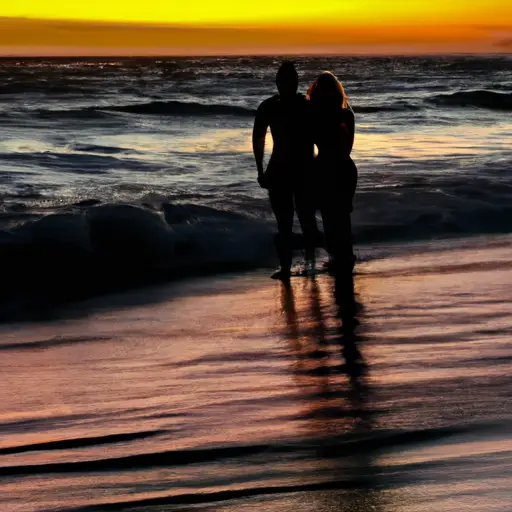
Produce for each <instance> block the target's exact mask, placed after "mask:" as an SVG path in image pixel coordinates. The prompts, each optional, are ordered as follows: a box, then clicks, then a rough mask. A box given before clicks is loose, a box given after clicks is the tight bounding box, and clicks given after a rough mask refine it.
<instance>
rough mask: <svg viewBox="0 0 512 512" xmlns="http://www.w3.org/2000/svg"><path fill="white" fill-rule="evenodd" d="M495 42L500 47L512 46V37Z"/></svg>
mask: <svg viewBox="0 0 512 512" xmlns="http://www.w3.org/2000/svg"><path fill="white" fill-rule="evenodd" d="M494 44H495V46H498V47H500V48H512V37H511V38H510V39H501V40H500V41H496V43H494Z"/></svg>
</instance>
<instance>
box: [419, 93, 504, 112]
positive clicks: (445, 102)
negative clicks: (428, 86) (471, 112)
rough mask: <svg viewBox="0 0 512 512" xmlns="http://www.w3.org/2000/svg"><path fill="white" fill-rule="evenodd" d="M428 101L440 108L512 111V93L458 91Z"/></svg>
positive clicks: (439, 95)
mask: <svg viewBox="0 0 512 512" xmlns="http://www.w3.org/2000/svg"><path fill="white" fill-rule="evenodd" d="M427 101H429V102H430V103H433V104H435V105H439V106H449V107H478V108H485V109H489V110H504V111H507V112H508V111H512V93H506V92H494V91H486V90H480V91H458V92H454V93H452V94H438V95H437V96H434V97H433V98H431V99H429V100H427Z"/></svg>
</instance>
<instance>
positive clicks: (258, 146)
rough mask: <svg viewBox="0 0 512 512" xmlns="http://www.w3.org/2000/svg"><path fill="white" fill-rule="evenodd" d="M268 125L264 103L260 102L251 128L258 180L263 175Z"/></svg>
mask: <svg viewBox="0 0 512 512" xmlns="http://www.w3.org/2000/svg"><path fill="white" fill-rule="evenodd" d="M268 125H269V123H268V119H267V116H266V114H265V108H264V104H263V103H262V104H261V105H260V106H259V108H258V110H257V112H256V117H255V119H254V126H253V130H252V150H253V153H254V158H255V160H256V168H257V169H258V181H259V180H260V179H261V178H262V177H263V155H264V152H265V137H266V135H267V128H268ZM260 184H261V183H260Z"/></svg>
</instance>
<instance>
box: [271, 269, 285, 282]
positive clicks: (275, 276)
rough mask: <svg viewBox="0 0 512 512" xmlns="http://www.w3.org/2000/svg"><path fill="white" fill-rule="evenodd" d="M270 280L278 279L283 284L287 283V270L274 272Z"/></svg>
mask: <svg viewBox="0 0 512 512" xmlns="http://www.w3.org/2000/svg"><path fill="white" fill-rule="evenodd" d="M270 278H271V279H279V280H280V281H283V282H288V281H289V280H290V271H289V270H278V271H277V272H274V273H273V274H272V275H271V276H270Z"/></svg>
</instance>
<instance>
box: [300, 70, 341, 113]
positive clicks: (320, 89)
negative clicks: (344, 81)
mask: <svg viewBox="0 0 512 512" xmlns="http://www.w3.org/2000/svg"><path fill="white" fill-rule="evenodd" d="M307 95H308V98H309V99H310V100H311V101H314V102H315V103H317V104H320V105H325V106H329V107H337V106H339V107H341V108H346V107H347V103H348V102H347V95H346V93H345V89H343V85H341V82H340V81H339V80H338V79H337V78H336V77H335V76H334V75H333V74H332V73H331V72H329V71H324V72H323V73H322V74H320V75H319V77H318V78H317V79H316V80H315V81H314V82H313V83H312V84H311V86H310V87H309V89H308V94H307Z"/></svg>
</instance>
